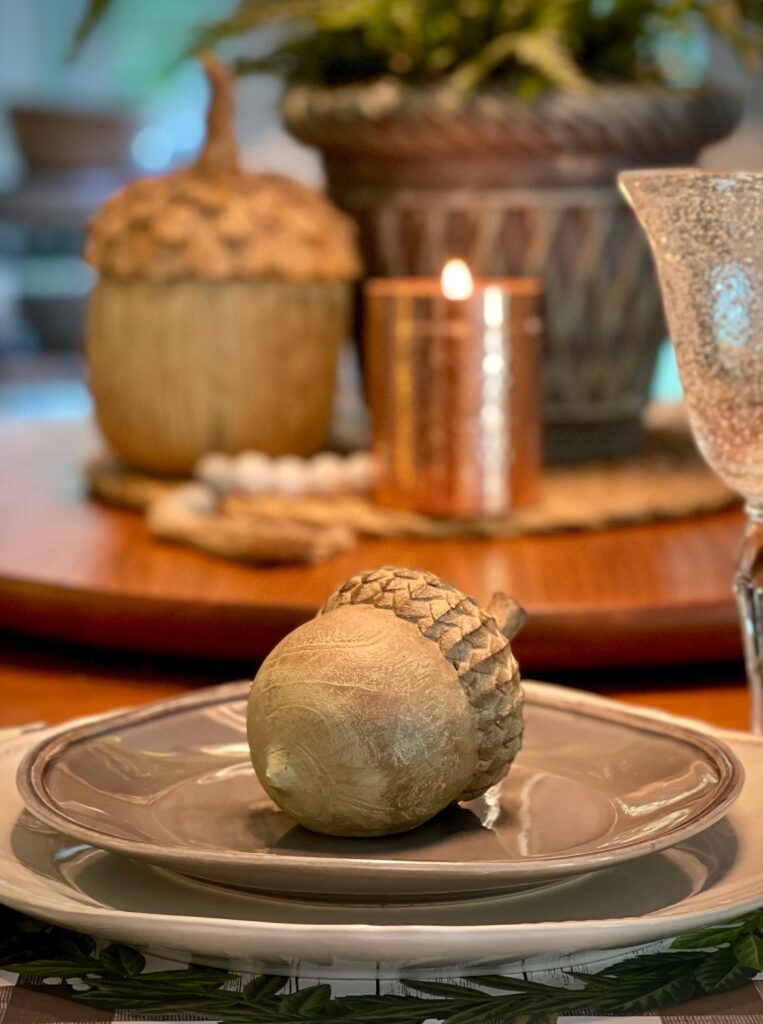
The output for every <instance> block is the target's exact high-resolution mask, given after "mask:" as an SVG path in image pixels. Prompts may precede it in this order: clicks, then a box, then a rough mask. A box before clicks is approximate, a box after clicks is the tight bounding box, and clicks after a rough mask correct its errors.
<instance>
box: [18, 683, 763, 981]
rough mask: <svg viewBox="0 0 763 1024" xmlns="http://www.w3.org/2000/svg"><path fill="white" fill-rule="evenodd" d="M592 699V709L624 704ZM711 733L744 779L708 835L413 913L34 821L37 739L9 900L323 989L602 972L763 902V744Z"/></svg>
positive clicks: (160, 947) (126, 938) (119, 935)
mask: <svg viewBox="0 0 763 1024" xmlns="http://www.w3.org/2000/svg"><path fill="white" fill-rule="evenodd" d="M579 696H580V700H581V701H584V702H585V703H588V704H590V705H591V707H592V708H602V707H604V706H608V707H610V708H611V707H612V706H613V702H609V701H603V700H602V699H601V698H596V697H589V696H587V695H579ZM645 717H646V718H648V719H650V720H652V721H662V722H672V723H674V724H680V725H683V726H686V725H691V724H692V723H687V722H685V721H683V722H681V721H678V722H676V720H675V719H672V718H669V717H668V716H664V715H660V714H658V713H649V714H645ZM698 728H700V729H702V731H704V732H705V733H706V734H708V735H715V736H717V737H719V738H720V739H722V740H724V741H725V742H726V743H728V744H729V745H730V746H731V748H732V749H733V750H734V752H735V753H736V755H737V756H738V757H739V758H740V760H741V761H742V763H743V765H744V768H745V770H746V773H747V782H746V784H745V786H744V789H743V791H742V794H741V796H740V797H739V800H738V801H737V803H736V804H735V805H734V806H733V807H732V808H731V810H730V812H729V814H728V815H727V817H726V818H725V819H723V820H722V821H720V822H717V823H716V824H715V825H713V826H711V827H710V828H709V829H708V830H706V831H705V832H703V833H701V834H699V835H696V836H694V837H693V838H691V839H689V840H685V841H683V842H681V843H680V844H678V845H677V846H675V847H672V848H671V849H668V850H663V851H661V852H657V853H652V854H649V855H648V856H645V857H642V858H640V859H638V860H634V861H630V862H628V863H626V864H620V865H617V866H614V867H611V868H606V869H604V870H603V871H599V872H597V873H595V874H592V875H588V876H584V877H582V878H577V879H573V880H571V881H567V882H564V883H562V884H560V885H556V886H552V887H549V888H547V889H539V890H535V891H533V892H527V893H522V894H514V895H503V896H498V897H490V898H487V899H475V900H465V901H461V902H451V903H439V904H434V903H433V904H419V905H403V906H394V905H389V906H351V905H340V904H332V903H328V902H323V903H310V902H305V901H298V900H286V899H279V898H276V897H270V898H268V897H261V896H254V895H251V894H243V893H241V894H237V893H234V892H231V891H226V890H223V889H219V888H215V887H213V886H209V885H206V884H202V883H195V882H193V881H190V880H189V879H187V878H183V877H182V876H179V875H173V874H172V873H170V872H167V871H165V870H163V869H161V868H155V867H152V866H151V865H148V864H146V863H140V862H137V861H130V860H128V859H126V858H124V857H123V856H122V855H120V854H116V853H111V852H106V851H102V850H95V849H93V848H92V847H90V846H88V845H86V844H83V843H81V842H78V841H73V840H70V839H67V838H66V837H65V836H62V835H60V834H57V833H55V832H52V831H51V830H50V829H49V827H48V826H46V825H43V824H42V823H41V822H38V821H37V820H35V819H34V818H32V817H31V816H30V815H28V814H27V813H26V812H24V809H23V804H22V801H21V798H20V797H19V796H18V795H17V793H16V791H15V785H14V779H15V774H16V771H17V769H18V765H19V763H20V761H21V758H22V757H23V755H24V754H25V753H26V751H27V750H28V749H30V747H31V746H32V744H33V743H34V742H36V740H37V739H38V738H39V734H37V736H36V737H30V736H22V737H19V738H17V739H15V740H13V741H10V742H7V743H5V744H3V745H2V746H0V789H1V791H2V792H3V795H4V799H3V801H2V805H1V807H0V902H3V903H5V904H7V905H9V906H12V907H15V908H16V909H18V910H21V911H24V912H26V913H29V914H32V915H35V916H37V917H40V918H42V919H44V920H48V921H52V922H54V923H57V924H60V925H62V926H65V927H70V928H75V929H79V930H81V931H85V932H88V933H90V934H93V935H97V936H102V937H104V938H108V939H111V940H115V941H121V942H126V943H128V944H132V945H136V946H140V947H142V948H145V949H151V950H153V951H154V952H160V953H165V954H167V953H168V952H169V953H170V955H172V954H173V952H174V953H175V954H176V955H177V954H181V955H186V956H189V957H192V958H194V959H197V960H201V961H204V962H221V961H227V962H228V963H231V964H233V965H235V966H238V967H247V968H248V969H251V970H266V971H269V972H271V973H281V974H283V973H302V974H304V975H308V976H310V977H358V976H364V977H368V976H372V975H375V974H376V975H382V976H394V975H396V974H400V975H409V976H410V975H412V974H426V973H427V972H431V973H432V974H433V975H437V974H442V973H443V972H447V973H449V974H459V973H460V974H465V975H466V974H481V973H486V972H489V971H491V970H494V969H496V968H498V967H501V966H503V965H506V964H517V963H520V962H523V961H528V960H531V959H533V958H542V960H543V962H544V965H546V964H548V962H549V960H550V961H555V960H556V961H559V962H561V963H564V964H570V963H574V962H582V961H586V960H590V959H592V958H594V959H595V958H596V955H597V954H596V952H595V951H601V950H611V949H615V948H621V947H625V946H633V945H640V944H643V943H648V942H652V941H656V940H658V939H662V938H665V937H669V936H672V935H676V934H679V933H681V932H683V931H686V930H689V929H693V928H699V927H706V926H708V925H710V924H714V923H716V922H718V921H721V920H724V919H728V918H732V917H735V916H737V915H739V914H741V913H744V912H747V911H749V910H752V909H754V908H756V907H758V906H759V905H761V904H763V801H761V798H760V793H761V792H762V791H763V740H761V739H760V738H756V737H753V736H749V735H746V734H742V733H732V732H722V733H714V732H713V731H712V730H709V729H703V727H701V726H698ZM51 732H55V730H53V731H51Z"/></svg>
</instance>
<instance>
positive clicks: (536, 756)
mask: <svg viewBox="0 0 763 1024" xmlns="http://www.w3.org/2000/svg"><path fill="white" fill-rule="evenodd" d="M525 690H526V694H527V705H526V707H527V714H526V732H525V745H524V748H523V750H522V752H521V755H520V756H519V757H518V759H517V761H516V763H515V765H514V767H513V768H512V770H511V772H510V773H509V775H508V777H507V778H506V779H505V780H504V782H503V783H501V784H500V785H499V786H497V787H495V788H494V789H493V790H491V791H490V792H489V793H488V794H486V796H485V797H484V798H482V799H481V800H478V801H474V802H473V803H470V804H465V805H460V806H458V807H452V808H450V809H448V810H447V811H445V812H444V813H443V814H441V815H439V816H438V817H437V818H436V819H434V820H433V821H432V822H430V823H429V824H428V825H425V826H423V827H421V828H419V829H416V830H414V831H412V832H410V833H406V834H404V835H400V836H391V837H386V838H381V839H369V840H360V839H337V838H331V837H327V836H318V835H315V834H313V833H310V832H308V831H306V830H304V829H302V828H300V827H299V826H297V825H295V824H294V823H293V822H292V821H291V820H290V819H289V818H288V817H287V816H286V815H284V814H283V813H282V812H281V811H279V810H278V809H277V808H276V807H275V806H274V805H273V804H272V803H271V802H270V801H269V799H268V798H267V796H266V795H265V793H264V792H263V791H262V789H261V788H260V787H259V785H258V783H257V780H256V777H255V775H254V772H253V770H252V768H251V764H250V760H249V751H248V747H247V742H246V730H245V706H246V695H247V685H246V684H238V683H237V684H232V685H229V686H224V687H216V688H214V689H211V690H205V691H202V692H199V693H196V694H194V695H192V696H189V697H184V698H180V699H177V700H172V701H167V702H163V703H160V704H154V705H151V706H149V707H146V708H141V709H139V710H136V711H130V712H127V713H124V714H118V715H112V716H108V717H104V718H99V719H95V720H89V721H86V722H81V723H74V724H73V725H69V726H66V727H64V728H60V729H57V730H49V731H47V732H46V733H43V734H40V733H38V734H36V736H35V737H34V738H30V737H29V736H26V737H17V738H16V739H14V740H11V741H8V742H6V743H4V744H2V745H0V785H1V786H2V787H3V792H4V793H5V794H8V795H9V797H8V798H7V799H6V800H5V801H4V803H3V805H2V807H1V808H0V902H2V903H6V904H8V905H10V906H13V907H16V908H17V909H20V910H23V911H25V912H27V913H31V914H34V915H36V916H38V917H41V918H44V919H47V920H50V921H53V922H56V923H58V924H61V925H65V926H67V927H73V928H77V929H79V930H82V931H87V932H90V933H91V934H95V935H100V936H103V937H105V938H109V939H114V940H118V941H123V942H128V943H130V944H133V945H138V946H141V947H146V948H149V949H152V950H153V951H155V952H161V953H163V954H164V955H167V954H168V953H169V954H170V955H172V953H174V952H177V953H180V954H183V955H184V956H185V957H186V958H187V957H188V956H189V955H190V956H191V957H193V959H195V960H201V961H202V962H212V963H215V962H217V963H219V962H222V961H224V962H225V963H226V965H232V966H235V967H240V968H248V969H250V970H266V971H269V972H270V973H297V972H301V973H303V974H309V975H310V977H313V978H316V977H353V976H363V977H368V976H371V975H381V976H394V975H396V974H399V973H400V974H405V975H408V976H411V975H412V974H415V973H417V974H419V975H421V974H425V973H426V972H429V971H431V972H432V973H433V974H442V973H443V972H445V971H447V972H449V973H452V974H453V973H461V974H470V973H472V974H476V973H478V974H484V973H486V972H487V971H489V970H491V969H495V968H496V967H499V966H503V965H506V964H509V963H514V964H515V963H517V962H519V961H521V962H522V963H523V965H525V966H526V967H527V968H528V969H530V968H534V967H536V966H548V965H550V964H551V963H565V964H570V963H573V962H578V963H580V962H583V961H587V960H591V959H595V958H596V957H597V956H600V955H601V952H597V951H603V950H611V949H613V948H616V947H623V946H632V945H636V944H642V943H647V942H651V941H653V940H657V939H660V938H664V937H667V936H671V935H675V934H677V933H680V932H682V931H685V930H687V929H690V928H695V927H702V926H706V925H708V924H711V923H714V922H716V921H719V920H723V919H727V918H730V917H733V916H735V915H737V914H740V913H743V912H745V911H747V910H750V909H752V908H754V907H756V906H758V905H759V903H760V901H761V893H763V805H761V803H760V801H759V799H757V797H756V792H757V791H758V789H759V787H760V785H761V784H762V783H763V741H761V740H760V739H757V738H755V737H752V736H747V735H744V734H735V733H725V734H723V735H720V734H716V733H713V732H711V731H710V730H705V729H704V728H701V727H692V726H691V725H689V724H687V723H686V722H683V721H679V720H676V719H672V718H669V717H667V716H664V715H659V714H657V713H646V712H641V711H639V712H636V711H626V710H624V709H623V707H622V706H621V705H618V704H615V703H613V702H611V701H605V700H602V699H600V698H596V697H592V696H590V695H587V694H584V693H579V692H575V691H570V690H567V689H563V688H559V687H553V686H548V685H544V684H540V683H527V684H525ZM745 771H746V773H747V784H746V785H745V787H744V789H743V786H742V784H743V779H744V775H745ZM14 779H15V780H16V784H17V787H18V788H17V789H16V788H15V787H14ZM10 794H13V796H12V797H11V796H10ZM24 805H26V810H25V809H24Z"/></svg>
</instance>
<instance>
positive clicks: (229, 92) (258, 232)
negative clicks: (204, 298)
mask: <svg viewBox="0 0 763 1024" xmlns="http://www.w3.org/2000/svg"><path fill="white" fill-rule="evenodd" d="M202 62H203V64H204V69H205V72H206V75H207V79H208V81H209V85H210V90H211V101H210V105H209V109H208V111H207V139H206V143H205V145H204V148H203V149H202V151H201V153H200V155H199V157H198V159H197V160H196V162H195V163H194V164H192V165H191V166H189V167H185V168H183V169H181V170H179V171H175V172H173V173H171V174H168V175H165V176H163V177H158V178H145V179H142V180H140V181H135V182H133V183H131V184H130V185H128V186H127V187H126V188H124V189H123V190H122V191H121V192H119V193H118V194H117V195H116V196H114V197H113V198H112V199H110V200H109V201H108V202H107V203H106V204H105V205H104V207H103V209H102V210H101V211H100V212H99V213H98V214H97V215H96V217H95V218H94V219H93V221H92V223H91V225H90V230H89V233H88V241H87V246H86V249H85V258H86V260H87V261H88V263H90V264H91V265H92V266H93V267H95V268H96V269H97V270H98V271H99V272H100V273H101V274H102V275H104V276H108V277H113V278H122V279H130V278H145V279H148V280H151V281H157V282H159V281H172V280H177V279H179V278H188V277H193V278H201V279H206V280H214V281H222V280H229V279H252V278H257V279H259V278H280V279H283V280H288V281H320V280H352V279H354V278H356V277H358V276H359V275H360V272H361V263H360V257H359V255H358V250H357V246H356V241H355V226H354V224H353V222H352V221H351V220H350V218H349V217H347V216H346V215H345V214H343V213H342V212H341V211H340V210H338V209H337V208H336V207H335V206H334V205H333V204H332V203H331V202H330V200H329V199H328V198H327V197H326V196H325V195H324V194H323V193H321V192H319V191H317V190H316V189H312V188H309V187H308V186H306V185H302V184H299V183H297V182H295V181H290V180H289V179H287V178H283V177H280V176H278V175H274V174H267V175H260V174H251V173H248V172H246V171H244V170H242V168H241V167H240V165H239V161H238V150H237V146H236V140H235V135H234V128H233V82H232V76H231V74H230V71H229V70H228V68H227V67H226V66H225V65H224V64H223V63H222V62H220V61H219V60H217V59H216V58H215V57H213V56H211V55H205V56H204V57H203V58H202Z"/></svg>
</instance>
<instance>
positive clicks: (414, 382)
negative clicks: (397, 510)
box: [366, 260, 541, 518]
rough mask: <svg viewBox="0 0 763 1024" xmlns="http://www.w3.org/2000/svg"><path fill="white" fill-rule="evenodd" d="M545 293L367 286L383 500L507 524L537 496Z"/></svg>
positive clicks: (452, 265)
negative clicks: (503, 520) (510, 516)
mask: <svg viewBox="0 0 763 1024" xmlns="http://www.w3.org/2000/svg"><path fill="white" fill-rule="evenodd" d="M540 314H541V288H540V285H539V284H538V282H537V281H535V280H531V279H527V278H500V279H489V280H480V279H478V280H476V281H475V280H474V279H473V277H472V274H471V272H470V270H469V267H468V266H467V265H466V264H465V263H464V262H463V260H450V261H449V262H448V263H447V264H446V265H445V267H444V268H443V271H442V275H441V277H440V279H439V280H438V279H436V278H404V279H401V278H378V279H375V280H371V281H369V282H368V283H367V285H366V349H367V365H368V377H369V380H368V385H369V397H370V401H371V410H372V414H373V420H374V449H375V452H376V456H377V460H378V463H379V478H378V479H379V482H378V486H377V491H376V498H377V500H378V501H379V502H380V503H382V504H386V505H393V506H397V507H401V508H410V509H415V510H417V511H420V512H425V513H428V514H430V515H436V516H448V517H458V518H473V517H481V516H499V515H505V514H506V513H507V512H509V511H510V510H511V509H512V508H516V507H517V506H520V505H526V504H529V503H530V502H532V501H533V500H534V499H535V497H536V496H537V488H538V481H539V468H540V428H539V421H540V419H539V418H540V409H539V405H540V396H539V385H538V376H539V374H538V346H539V333H540V324H541V320H540Z"/></svg>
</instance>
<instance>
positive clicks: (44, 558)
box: [0, 421, 742, 675]
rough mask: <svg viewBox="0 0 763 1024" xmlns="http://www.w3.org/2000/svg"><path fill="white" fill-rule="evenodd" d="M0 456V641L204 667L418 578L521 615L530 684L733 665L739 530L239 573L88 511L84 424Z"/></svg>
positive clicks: (724, 524) (507, 544) (459, 544)
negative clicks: (352, 593)
mask: <svg viewBox="0 0 763 1024" xmlns="http://www.w3.org/2000/svg"><path fill="white" fill-rule="evenodd" d="M0 429H1V430H2V445H1V446H0V467H1V469H2V485H0V524H1V525H0V628H6V629H12V630H17V631H21V632H25V633H30V634H35V635H40V636H48V637H54V638H57V639H67V640H71V641H74V642H81V643H87V644H97V645H101V646H105V647H110V648H120V649H131V650H142V651H146V652H154V653H156V652H160V653H168V654H169V653H171V654H184V655H199V656H205V657H215V658H230V659H235V660H239V661H240V660H247V659H252V660H255V659H258V658H261V657H262V656H263V655H264V654H266V653H267V651H268V650H270V648H271V647H272V646H273V644H274V643H275V642H276V641H277V640H278V639H280V637H282V636H283V635H284V634H285V633H286V632H287V631H288V630H290V629H293V628H294V626H296V625H298V624H299V623H300V622H303V621H305V620H306V619H308V618H309V617H310V616H312V615H313V614H314V613H315V611H316V609H317V608H318V607H319V605H320V604H322V602H323V601H324V600H325V598H326V597H327V595H328V594H329V593H330V591H331V590H332V589H333V588H334V587H335V586H336V585H337V584H339V583H341V582H342V581H343V580H345V579H346V578H347V577H348V576H351V575H352V574H353V573H355V572H357V571H359V570H361V569H366V568H372V567H374V566H377V565H383V564H385V563H386V564H396V565H411V566H417V567H421V568H426V569H430V570H431V571H432V572H435V573H437V574H438V575H441V576H443V577H445V578H447V579H449V580H451V581H452V582H453V583H455V584H456V585H457V586H459V587H461V588H462V589H463V590H465V591H466V592H467V593H469V594H471V595H473V596H474V597H476V598H477V599H478V600H479V601H482V602H486V601H487V600H488V599H489V598H490V596H491V594H492V593H493V591H495V590H504V591H506V592H507V593H510V594H514V595H515V596H516V597H517V598H518V599H519V600H520V601H521V603H522V604H523V605H524V606H525V608H526V609H527V611H528V613H529V620H528V623H527V625H526V627H525V629H524V630H523V632H522V633H521V635H520V637H519V638H518V639H517V641H516V650H517V655H518V657H519V658H520V660H521V662H522V665H523V670H524V672H525V675H527V674H528V672H536V671H537V670H539V669H544V668H549V669H557V670H558V669H565V668H580V667H589V666H590V667H594V666H595V667H603V666H618V665H629V666H634V665H656V664H668V663H674V664H675V663H680V662H704V661H711V660H723V659H728V658H738V657H741V644H740V639H739V632H738V626H737V622H736V616H735V611H734V606H733V602H732V596H731V580H732V574H733V567H734V560H735V555H736V548H737V546H738V543H739V537H740V531H741V525H742V516H741V513H740V512H738V511H729V512H723V513H718V514H714V515H708V516H699V517H696V518H692V519H685V520H681V521H677V522H664V523H653V524H647V525H642V526H630V527H620V528H616V529H610V530H603V531H597V532H577V533H567V534H556V535H550V536H532V537H524V538H520V539H512V540H496V541H493V540H490V541H488V540H477V539H474V540H439V541H433V540H430V541H421V540H416V541H414V540H367V541H363V542H362V543H361V544H359V545H358V547H357V548H356V549H355V550H353V551H351V552H350V553H348V554H346V555H342V556H340V557H338V558H335V559H333V560H332V561H330V562H328V563H326V564H324V565H319V566H309V567H305V566H288V567H278V568H265V569H263V568H252V567H249V566H246V565H241V564H238V563H233V562H226V561H223V560H220V559H215V558H212V557H210V556H207V555H204V554H201V553H199V552H196V551H192V550H190V549H186V548H181V547H173V546H170V545H166V544H161V543H158V542H156V541H154V540H152V539H151V538H150V537H149V535H148V533H147V531H146V529H145V527H144V524H143V521H142V519H141V517H140V516H139V515H135V514H133V513H130V512H125V511H120V510H117V509H111V508H106V507H104V506H102V505H99V504H97V503H95V502H92V501H90V500H89V499H88V498H87V496H86V490H85V484H84V481H83V478H82V474H81V472H80V469H81V466H82V465H83V463H84V462H85V460H86V459H87V458H88V457H90V456H91V455H93V454H95V453H96V452H97V451H98V450H99V448H100V443H99V440H98V438H97V435H96V433H95V431H94V429H93V427H92V426H91V425H90V424H89V423H87V422H81V421H79V422H67V423H51V422H38V423H35V422H31V423H30V422H27V423H19V422H10V421H5V422H4V423H3V424H2V426H1V427H0Z"/></svg>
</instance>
